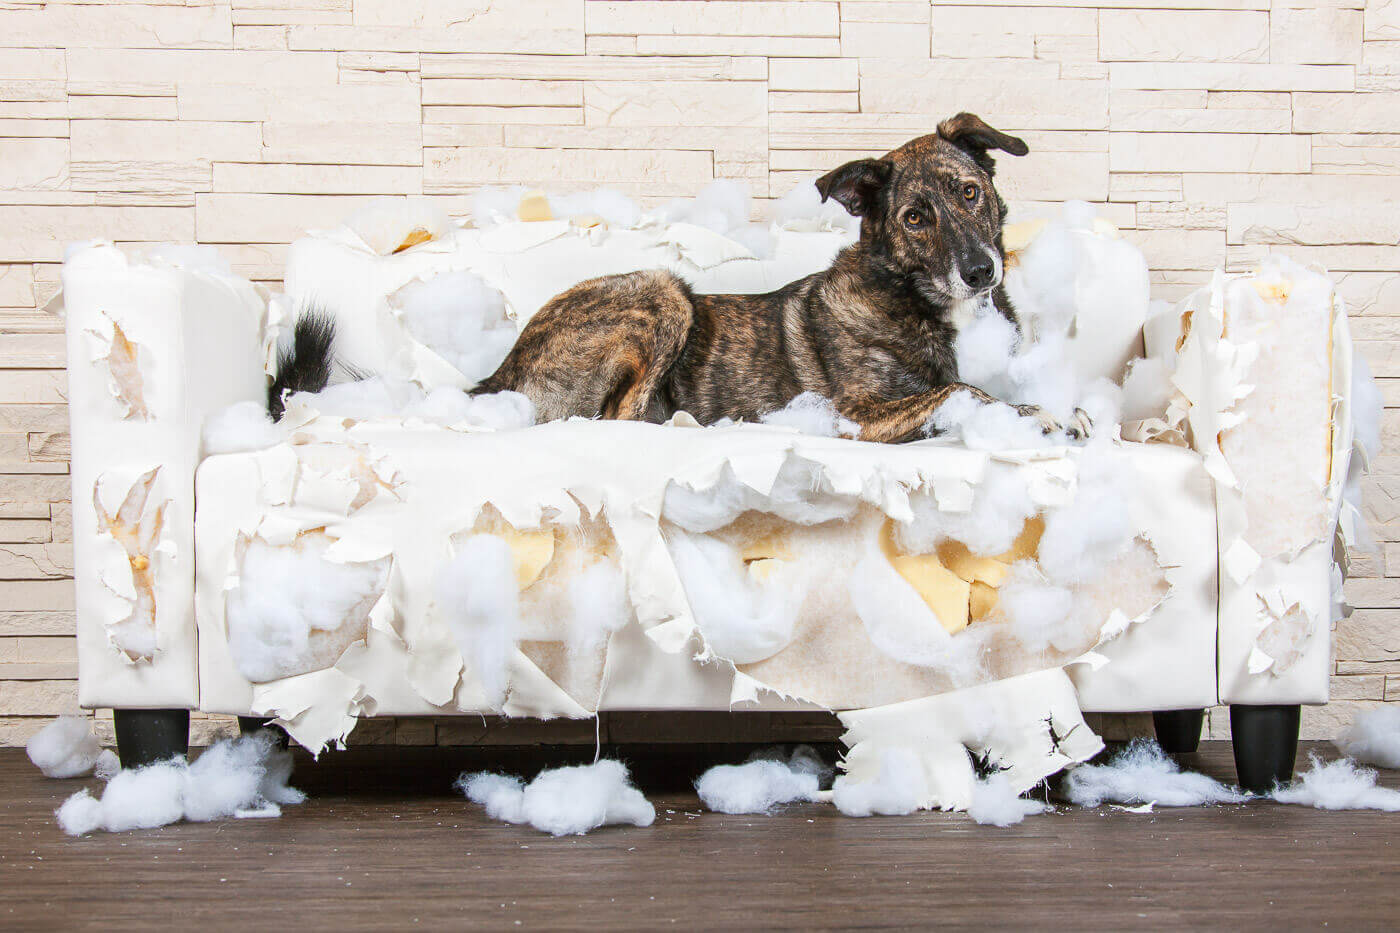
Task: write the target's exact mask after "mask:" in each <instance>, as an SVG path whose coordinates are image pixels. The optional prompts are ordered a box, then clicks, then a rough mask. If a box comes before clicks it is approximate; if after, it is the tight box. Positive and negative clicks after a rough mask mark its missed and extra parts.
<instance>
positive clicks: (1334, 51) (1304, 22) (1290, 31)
mask: <svg viewBox="0 0 1400 933" xmlns="http://www.w3.org/2000/svg"><path fill="white" fill-rule="evenodd" d="M1361 21H1362V14H1361V11H1360V10H1337V9H1310V10H1309V9H1299V8H1294V9H1277V10H1274V11H1273V12H1272V13H1270V14H1269V60H1270V61H1272V62H1297V63H1299V64H1304V65H1341V64H1348V63H1355V62H1359V61H1361Z"/></svg>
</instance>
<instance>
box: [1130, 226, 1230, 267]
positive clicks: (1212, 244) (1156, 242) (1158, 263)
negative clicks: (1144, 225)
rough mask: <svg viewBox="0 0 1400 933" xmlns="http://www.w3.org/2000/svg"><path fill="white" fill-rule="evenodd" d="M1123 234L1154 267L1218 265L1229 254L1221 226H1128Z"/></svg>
mask: <svg viewBox="0 0 1400 933" xmlns="http://www.w3.org/2000/svg"><path fill="white" fill-rule="evenodd" d="M1123 236H1124V238H1125V239H1126V240H1128V241H1129V242H1131V243H1133V244H1134V245H1135V246H1137V248H1138V249H1140V250H1142V252H1143V255H1145V256H1146V257H1147V264H1148V265H1149V266H1150V267H1152V268H1154V269H1214V268H1216V267H1217V266H1219V265H1220V260H1221V258H1222V257H1223V256H1224V255H1225V234H1224V232H1223V231H1219V230H1125V231H1124V233H1123Z"/></svg>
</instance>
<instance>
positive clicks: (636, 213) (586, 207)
mask: <svg viewBox="0 0 1400 933" xmlns="http://www.w3.org/2000/svg"><path fill="white" fill-rule="evenodd" d="M549 209H550V212H551V213H553V214H554V216H555V217H560V218H569V219H572V218H574V217H588V216H594V217H601V218H602V219H603V220H604V221H605V222H606V223H607V224H608V226H610V227H618V228H620V229H631V228H633V227H636V226H637V225H638V224H640V223H641V222H642V208H641V207H640V205H638V204H637V202H636V201H634V200H632V199H631V198H629V197H627V195H625V194H621V193H619V192H617V191H612V190H610V189H608V188H598V189H595V190H593V191H579V192H576V193H574V194H551V195H549Z"/></svg>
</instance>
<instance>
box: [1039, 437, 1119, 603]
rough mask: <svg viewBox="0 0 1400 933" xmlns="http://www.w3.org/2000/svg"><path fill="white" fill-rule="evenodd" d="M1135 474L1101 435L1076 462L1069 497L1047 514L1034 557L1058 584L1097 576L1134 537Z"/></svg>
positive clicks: (1084, 581) (1100, 575) (1092, 579)
mask: <svg viewBox="0 0 1400 933" xmlns="http://www.w3.org/2000/svg"><path fill="white" fill-rule="evenodd" d="M1135 487H1136V474H1135V473H1134V471H1133V468H1132V463H1131V461H1130V460H1129V459H1128V454H1127V453H1125V452H1124V451H1123V450H1122V449H1120V448H1118V447H1116V446H1115V445H1113V444H1112V443H1110V442H1109V441H1108V439H1107V437H1105V436H1103V435H1100V436H1099V437H1098V438H1095V439H1094V440H1093V441H1091V442H1090V444H1089V445H1088V446H1087V447H1085V448H1084V449H1083V453H1082V454H1081V455H1080V456H1079V458H1078V461H1077V469H1076V478H1075V490H1074V498H1073V500H1072V501H1070V502H1069V503H1068V504H1067V505H1064V506H1061V507H1060V508H1058V509H1054V510H1052V511H1050V512H1048V513H1047V514H1046V516H1045V533H1044V534H1043V535H1041V538H1040V552H1039V555H1038V560H1039V563H1040V566H1041V568H1042V569H1043V570H1044V571H1045V573H1046V575H1047V576H1048V577H1049V578H1050V579H1051V580H1052V581H1054V582H1055V583H1059V584H1087V583H1093V582H1095V581H1097V580H1099V579H1100V578H1101V577H1102V576H1103V573H1104V571H1105V570H1106V569H1107V568H1108V567H1109V565H1110V564H1111V563H1112V561H1113V559H1114V558H1115V557H1117V556H1118V555H1120V554H1122V553H1123V552H1124V551H1125V550H1127V548H1128V546H1129V545H1130V544H1131V543H1132V541H1133V537H1134V524H1135V523H1134V520H1133V514H1132V509H1131V507H1130V505H1131V503H1132V502H1133V500H1134V498H1135V493H1136V488H1135Z"/></svg>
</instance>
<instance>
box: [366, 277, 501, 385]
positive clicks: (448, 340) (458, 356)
mask: <svg viewBox="0 0 1400 933" xmlns="http://www.w3.org/2000/svg"><path fill="white" fill-rule="evenodd" d="M389 302H390V306H391V307H396V308H397V309H398V313H399V316H400V318H401V319H402V320H403V323H404V326H405V327H407V328H408V332H409V333H410V334H412V335H413V337H414V338H415V339H416V340H418V341H419V342H420V343H422V344H423V345H424V346H426V347H428V348H429V349H430V350H432V351H433V352H435V353H437V354H438V355H439V356H441V357H442V358H443V359H445V360H446V361H447V362H449V363H451V364H452V365H453V366H454V367H456V369H457V371H458V372H460V373H461V374H462V375H463V376H465V377H466V379H467V383H468V384H469V385H476V384H477V383H478V382H480V381H481V380H483V379H485V378H486V377H487V376H489V375H491V374H492V373H493V372H495V371H496V367H498V366H500V365H501V361H502V360H504V359H505V358H506V354H507V353H509V352H510V348H511V347H512V346H513V345H514V344H515V338H516V337H517V336H519V332H518V331H517V330H516V327H515V322H514V321H512V320H511V319H510V318H509V317H508V316H507V315H506V304H505V296H503V295H502V294H501V292H500V291H499V290H498V289H495V288H492V287H491V286H490V285H488V284H486V280H485V279H483V278H482V277H481V276H479V275H477V274H476V273H474V272H444V273H441V274H439V275H435V276H433V277H432V278H429V279H418V280H415V281H413V282H410V283H408V284H407V285H405V286H404V287H403V288H401V289H399V290H398V291H397V292H395V293H394V294H393V295H392V296H391V297H390V299H389Z"/></svg>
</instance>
